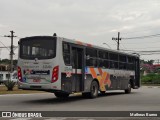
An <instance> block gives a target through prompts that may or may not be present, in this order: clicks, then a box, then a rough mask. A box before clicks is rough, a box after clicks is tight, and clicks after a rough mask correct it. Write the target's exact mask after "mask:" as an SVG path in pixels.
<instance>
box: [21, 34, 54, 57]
mask: <svg viewBox="0 0 160 120" xmlns="http://www.w3.org/2000/svg"><path fill="white" fill-rule="evenodd" d="M55 56H56V38H54V37H29V38H23V39H21V42H20V58H22V59H35V58H37V59H51V58H54V57H55Z"/></svg>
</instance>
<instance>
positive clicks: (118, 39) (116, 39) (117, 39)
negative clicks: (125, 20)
mask: <svg viewBox="0 0 160 120" xmlns="http://www.w3.org/2000/svg"><path fill="white" fill-rule="evenodd" d="M112 40H115V41H116V42H117V50H119V41H120V40H121V38H120V32H118V38H114V37H113V38H112Z"/></svg>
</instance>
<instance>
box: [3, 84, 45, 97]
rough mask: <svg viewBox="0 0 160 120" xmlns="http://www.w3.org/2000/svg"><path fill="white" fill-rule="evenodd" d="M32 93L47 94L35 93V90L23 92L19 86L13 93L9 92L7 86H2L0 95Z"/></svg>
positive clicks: (15, 87)
mask: <svg viewBox="0 0 160 120" xmlns="http://www.w3.org/2000/svg"><path fill="white" fill-rule="evenodd" d="M31 93H45V92H43V91H35V90H21V89H18V86H17V85H15V86H14V87H13V90H12V91H8V89H7V87H6V86H5V85H0V95H4V94H31Z"/></svg>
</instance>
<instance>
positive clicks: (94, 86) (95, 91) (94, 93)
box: [89, 81, 98, 98]
mask: <svg viewBox="0 0 160 120" xmlns="http://www.w3.org/2000/svg"><path fill="white" fill-rule="evenodd" d="M89 94H90V98H96V97H97V96H98V83H97V82H96V81H92V83H91V87H90V93H89Z"/></svg>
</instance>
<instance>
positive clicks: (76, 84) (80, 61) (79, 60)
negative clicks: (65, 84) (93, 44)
mask: <svg viewBox="0 0 160 120" xmlns="http://www.w3.org/2000/svg"><path fill="white" fill-rule="evenodd" d="M71 54H72V59H71V60H72V62H71V63H72V68H73V74H72V91H75V92H79V91H83V89H84V73H85V72H84V49H83V48H79V47H73V46H72V47H71Z"/></svg>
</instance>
